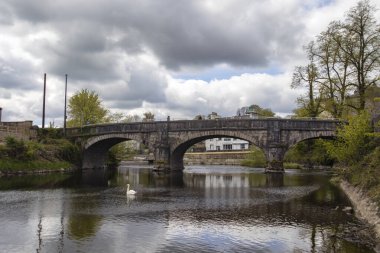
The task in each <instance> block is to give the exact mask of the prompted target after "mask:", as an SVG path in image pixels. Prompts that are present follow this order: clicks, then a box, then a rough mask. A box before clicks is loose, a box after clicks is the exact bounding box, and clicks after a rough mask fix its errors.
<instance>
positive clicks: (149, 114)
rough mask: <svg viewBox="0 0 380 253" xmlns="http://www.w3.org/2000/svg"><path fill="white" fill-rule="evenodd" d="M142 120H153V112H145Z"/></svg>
mask: <svg viewBox="0 0 380 253" xmlns="http://www.w3.org/2000/svg"><path fill="white" fill-rule="evenodd" d="M143 121H144V122H149V121H154V114H153V113H152V112H145V113H144V118H143Z"/></svg>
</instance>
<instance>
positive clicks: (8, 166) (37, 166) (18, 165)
mask: <svg viewBox="0 0 380 253" xmlns="http://www.w3.org/2000/svg"><path fill="white" fill-rule="evenodd" d="M73 167H74V166H73V164H71V163H69V162H67V161H55V162H50V161H17V160H12V159H1V160H0V171H1V172H3V173H9V172H18V171H41V170H61V169H64V170H66V169H71V168H73Z"/></svg>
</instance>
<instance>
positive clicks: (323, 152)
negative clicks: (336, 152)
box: [284, 139, 334, 168]
mask: <svg viewBox="0 0 380 253" xmlns="http://www.w3.org/2000/svg"><path fill="white" fill-rule="evenodd" d="M326 142H328V141H326V140H320V139H316V140H305V141H302V142H299V143H297V144H296V145H294V146H293V147H291V148H290V149H289V151H288V152H287V153H286V154H285V158H284V161H285V162H288V163H297V164H302V165H304V166H306V167H308V168H312V167H314V166H319V165H322V166H332V165H333V163H334V159H333V158H332V157H331V156H330V155H329V154H328V152H327V149H326V146H325V143H326Z"/></svg>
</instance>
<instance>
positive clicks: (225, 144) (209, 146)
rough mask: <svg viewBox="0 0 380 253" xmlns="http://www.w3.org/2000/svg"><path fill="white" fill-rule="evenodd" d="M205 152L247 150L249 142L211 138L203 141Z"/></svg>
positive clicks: (226, 138)
mask: <svg viewBox="0 0 380 253" xmlns="http://www.w3.org/2000/svg"><path fill="white" fill-rule="evenodd" d="M205 146H206V151H223V150H247V149H249V142H248V141H244V140H240V139H235V138H228V137H223V138H213V139H209V140H206V141H205Z"/></svg>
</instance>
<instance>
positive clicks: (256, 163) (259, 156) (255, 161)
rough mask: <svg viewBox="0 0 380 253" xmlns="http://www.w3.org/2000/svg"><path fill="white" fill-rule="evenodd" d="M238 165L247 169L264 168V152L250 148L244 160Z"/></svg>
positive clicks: (265, 161) (265, 162)
mask: <svg viewBox="0 0 380 253" xmlns="http://www.w3.org/2000/svg"><path fill="white" fill-rule="evenodd" d="M240 165H241V166H247V167H256V168H265V167H266V166H267V160H266V158H265V155H264V152H263V151H262V150H261V149H259V148H257V147H251V149H250V153H249V154H248V155H247V158H246V159H244V160H243V161H242V162H241V164H240Z"/></svg>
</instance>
